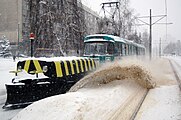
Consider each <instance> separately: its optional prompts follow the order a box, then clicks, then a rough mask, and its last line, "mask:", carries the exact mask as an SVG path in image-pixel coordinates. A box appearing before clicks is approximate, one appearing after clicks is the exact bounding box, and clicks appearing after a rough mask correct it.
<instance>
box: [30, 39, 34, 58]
mask: <svg viewBox="0 0 181 120" xmlns="http://www.w3.org/2000/svg"><path fill="white" fill-rule="evenodd" d="M30 40H31V57H33V41H34V40H33V39H30Z"/></svg>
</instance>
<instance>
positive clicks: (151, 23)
mask: <svg viewBox="0 0 181 120" xmlns="http://www.w3.org/2000/svg"><path fill="white" fill-rule="evenodd" d="M153 17H158V18H159V19H158V20H156V21H155V22H152V18H153ZM165 17H167V15H156V16H152V11H151V9H150V15H149V16H141V17H136V19H137V20H138V21H140V22H142V23H143V24H138V25H139V26H140V25H149V27H150V36H149V58H150V60H151V58H152V26H153V25H155V24H166V25H167V24H173V23H158V22H159V21H160V20H162V19H163V18H165ZM141 18H149V19H150V22H149V23H147V22H145V21H143V20H141Z"/></svg>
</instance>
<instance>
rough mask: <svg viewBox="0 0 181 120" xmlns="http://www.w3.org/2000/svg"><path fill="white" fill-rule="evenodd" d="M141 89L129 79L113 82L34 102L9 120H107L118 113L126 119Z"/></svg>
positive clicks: (139, 95) (139, 96) (142, 89)
mask: <svg viewBox="0 0 181 120" xmlns="http://www.w3.org/2000/svg"><path fill="white" fill-rule="evenodd" d="M144 90H145V89H144V88H143V87H141V86H140V85H138V84H135V83H134V82H133V81H131V80H114V81H112V82H109V83H107V84H103V85H102V86H101V87H100V86H97V87H96V86H94V88H91V87H90V88H82V89H79V90H78V91H77V92H69V93H67V94H62V95H57V96H53V97H49V98H46V99H43V100H40V101H37V102H35V103H34V104H32V105H30V106H28V107H27V108H25V109H24V110H22V111H21V112H20V113H19V114H18V115H17V116H15V117H14V118H13V119H12V120H35V119H36V120H52V119H53V120H106V119H111V118H112V117H113V116H114V115H115V114H117V113H116V112H117V111H120V113H122V115H124V116H121V118H128V117H129V116H130V114H132V112H130V111H133V110H134V109H132V107H129V109H128V106H129V105H130V103H132V104H133V105H136V104H137V102H136V100H135V96H136V97H138V98H141V97H142V96H141V94H140V93H142V92H143V91H144ZM135 102H136V103H135ZM123 112H124V113H125V112H126V113H125V114H123ZM115 116H117V115H115ZM124 120H125V119H124Z"/></svg>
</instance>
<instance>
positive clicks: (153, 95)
mask: <svg viewBox="0 0 181 120" xmlns="http://www.w3.org/2000/svg"><path fill="white" fill-rule="evenodd" d="M180 119H181V92H180V89H179V88H178V85H172V86H162V87H160V88H155V89H152V90H150V92H149V94H148V95H147V97H146V100H145V102H144V103H143V105H142V107H141V109H140V111H139V113H138V115H137V117H136V119H135V120H180Z"/></svg>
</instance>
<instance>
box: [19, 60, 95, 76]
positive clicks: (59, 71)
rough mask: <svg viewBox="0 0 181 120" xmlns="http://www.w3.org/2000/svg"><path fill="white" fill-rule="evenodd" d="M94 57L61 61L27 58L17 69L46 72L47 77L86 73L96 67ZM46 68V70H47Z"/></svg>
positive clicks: (36, 72) (28, 71) (30, 72)
mask: <svg viewBox="0 0 181 120" xmlns="http://www.w3.org/2000/svg"><path fill="white" fill-rule="evenodd" d="M96 66H97V64H96V63H95V61H94V60H93V59H88V58H84V59H76V60H60V61H42V60H25V61H20V62H18V64H17V70H19V71H20V70H22V69H24V70H25V71H26V72H27V73H29V74H38V73H44V75H45V76H47V77H51V78H52V77H53V78H55V77H58V78H59V77H66V76H72V75H77V74H82V73H86V72H88V71H92V70H94V69H95V68H96ZM45 68H46V70H45Z"/></svg>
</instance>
